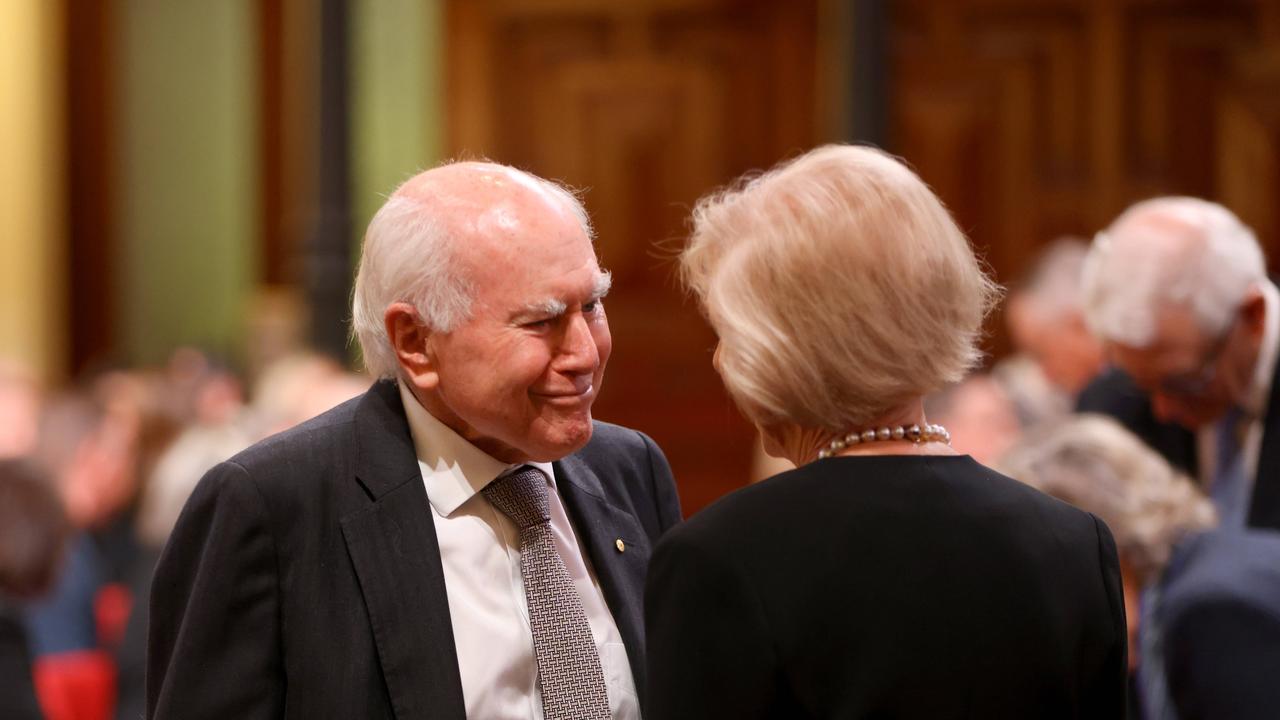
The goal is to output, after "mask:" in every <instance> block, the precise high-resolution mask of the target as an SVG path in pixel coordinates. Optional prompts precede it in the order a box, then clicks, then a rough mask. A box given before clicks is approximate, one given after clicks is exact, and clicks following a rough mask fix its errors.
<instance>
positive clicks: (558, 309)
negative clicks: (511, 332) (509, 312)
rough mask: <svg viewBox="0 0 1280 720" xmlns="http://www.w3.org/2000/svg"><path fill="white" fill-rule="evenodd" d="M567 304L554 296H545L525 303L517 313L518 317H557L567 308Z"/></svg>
mask: <svg viewBox="0 0 1280 720" xmlns="http://www.w3.org/2000/svg"><path fill="white" fill-rule="evenodd" d="M568 309H569V306H567V305H565V304H564V302H563V301H560V300H556V299H555V298H547V299H546V300H538V301H536V302H531V303H529V304H528V305H525V306H524V307H523V308H522V309H521V310H520V313H519V314H518V317H559V316H561V315H563V314H564V313H565V310H568Z"/></svg>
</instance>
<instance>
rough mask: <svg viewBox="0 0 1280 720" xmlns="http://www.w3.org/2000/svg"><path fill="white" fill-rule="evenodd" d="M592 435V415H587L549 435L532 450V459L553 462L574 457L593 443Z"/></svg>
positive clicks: (556, 429)
mask: <svg viewBox="0 0 1280 720" xmlns="http://www.w3.org/2000/svg"><path fill="white" fill-rule="evenodd" d="M591 433H592V424H591V413H586V414H585V417H583V418H582V419H580V420H575V421H574V422H572V423H570V424H568V425H567V426H562V427H557V428H555V429H554V430H553V431H552V432H549V433H547V434H546V435H545V436H544V437H543V438H542V442H540V443H539V447H537V448H533V449H531V452H530V456H531V459H532V460H533V461H534V462H553V461H555V460H559V459H560V458H562V457H565V456H567V455H572V454H573V453H575V452H578V451H579V450H581V449H582V448H584V447H586V445H587V443H588V442H591Z"/></svg>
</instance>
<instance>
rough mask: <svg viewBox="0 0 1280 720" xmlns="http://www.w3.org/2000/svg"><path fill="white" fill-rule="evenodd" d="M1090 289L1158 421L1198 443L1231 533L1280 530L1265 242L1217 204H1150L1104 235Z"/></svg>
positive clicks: (1279, 304) (1278, 330) (1271, 304)
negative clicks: (1232, 528) (1177, 428)
mask: <svg viewBox="0 0 1280 720" xmlns="http://www.w3.org/2000/svg"><path fill="white" fill-rule="evenodd" d="M1084 287H1085V305H1086V314H1087V316H1088V319H1089V324H1090V327H1092V329H1093V330H1094V332H1095V333H1097V334H1098V335H1099V337H1101V338H1102V339H1103V342H1104V343H1105V345H1106V348H1107V351H1108V354H1109V356H1110V358H1111V359H1112V361H1113V362H1114V363H1115V364H1116V365H1117V366H1118V367H1119V368H1121V369H1122V370H1123V371H1124V372H1125V373H1127V374H1128V375H1129V376H1130V377H1131V378H1132V379H1133V381H1134V382H1135V383H1136V384H1137V386H1138V387H1140V388H1141V389H1142V390H1143V391H1145V392H1146V393H1147V394H1148V395H1149V397H1150V403H1151V410H1152V412H1153V414H1154V416H1155V418H1156V419H1158V420H1160V421H1165V422H1174V423H1177V424H1178V425H1181V426H1182V427H1184V428H1186V429H1187V430H1189V431H1192V432H1194V433H1195V449H1196V454H1197V456H1198V462H1197V469H1198V475H1199V478H1200V481H1201V483H1202V484H1203V485H1204V486H1205V487H1206V488H1207V490H1208V492H1209V495H1210V497H1211V498H1212V499H1213V501H1214V503H1215V505H1217V507H1218V509H1219V512H1220V513H1221V515H1222V518H1223V524H1224V525H1226V526H1237V527H1239V526H1243V525H1246V524H1247V525H1249V526H1253V527H1269V528H1280V412H1276V413H1271V412H1268V410H1269V409H1271V408H1272V407H1273V406H1276V405H1277V403H1276V399H1275V393H1276V391H1277V390H1280V383H1277V382H1276V378H1275V374H1276V366H1277V363H1276V357H1277V344H1278V343H1280V292H1278V291H1277V289H1276V286H1275V285H1274V284H1273V283H1272V282H1271V281H1270V280H1269V279H1268V278H1267V275H1266V264H1265V262H1264V260H1263V255H1262V250H1261V248H1260V247H1259V245H1258V241H1257V238H1256V237H1255V236H1254V234H1253V232H1252V231H1251V230H1250V229H1249V228H1247V227H1246V226H1245V225H1244V224H1243V223H1241V222H1240V220H1239V219H1238V218H1237V217H1236V216H1235V215H1233V214H1232V213H1231V212H1230V211H1229V210H1227V209H1226V208H1224V207H1222V206H1221V205H1217V204H1215V203H1211V202H1207V201H1205V200H1199V199H1196V198H1189V197H1164V198H1156V199H1152V200H1147V201H1144V202H1140V203H1138V204H1136V205H1134V206H1132V207H1130V208H1129V209H1128V210H1126V211H1125V212H1124V213H1123V214H1122V215H1121V216H1120V217H1119V218H1118V219H1116V220H1115V222H1113V223H1112V224H1111V226H1110V227H1108V228H1107V229H1106V230H1104V231H1103V232H1101V233H1099V234H1098V237H1097V238H1096V239H1095V241H1094V243H1093V246H1092V248H1091V250H1090V253H1089V257H1088V258H1087V260H1086V263H1085V273H1084ZM1101 409H1104V410H1105V408H1101ZM1139 434H1142V432H1141V430H1139ZM1144 439H1145V440H1148V442H1149V443H1151V444H1153V445H1155V444H1156V443H1154V442H1152V438H1150V437H1144Z"/></svg>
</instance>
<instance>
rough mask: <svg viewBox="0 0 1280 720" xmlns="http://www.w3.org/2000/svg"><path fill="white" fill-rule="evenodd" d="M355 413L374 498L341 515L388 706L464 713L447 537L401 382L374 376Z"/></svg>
mask: <svg viewBox="0 0 1280 720" xmlns="http://www.w3.org/2000/svg"><path fill="white" fill-rule="evenodd" d="M355 422H356V438H357V443H358V452H359V456H358V457H357V459H356V474H357V478H356V479H357V480H358V481H359V482H360V484H361V485H362V486H363V487H364V489H365V491H366V492H367V493H368V495H369V496H370V498H371V499H372V500H373V503H372V504H371V505H369V506H368V507H365V508H363V509H361V510H358V511H356V512H354V513H352V514H350V515H348V516H346V517H344V518H342V520H341V525H342V535H343V538H344V539H345V540H346V543H347V551H348V553H349V554H350V556H351V562H352V564H353V566H354V567H355V571H356V575H357V577H358V578H359V580H360V592H361V594H362V595H363V596H364V602H365V607H366V608H367V610H368V614H369V622H370V625H372V629H373V636H374V642H375V644H376V645H377V648H378V660H379V662H380V664H381V666H382V674H383V678H384V679H385V681H386V683H387V691H388V693H389V694H390V697H391V705H392V707H393V708H394V709H395V713H396V717H398V718H401V720H406V719H407V718H421V717H427V716H428V715H429V716H430V717H433V718H436V717H439V718H449V719H450V720H464V719H465V717H466V708H465V704H464V702H463V696H462V680H461V676H460V674H459V672H458V660H457V651H456V648H455V646H454V640H453V626H452V624H451V620H450V617H449V603H448V596H447V594H446V592H445V583H444V569H443V567H442V565H441V562H440V545H439V542H438V541H437V539H436V533H435V525H434V523H433V522H432V520H431V515H430V512H431V510H430V505H429V504H428V502H427V493H426V489H425V488H424V487H423V484H422V477H421V473H420V471H419V469H418V462H417V457H416V455H415V454H414V450H413V441H412V439H411V437H410V435H409V426H408V423H407V421H406V420H405V417H404V409H403V407H402V406H401V404H400V397H399V393H398V390H397V389H396V385H395V383H393V382H386V381H384V382H379V383H378V384H376V385H375V386H374V388H373V389H372V390H370V392H369V393H368V394H367V395H366V396H365V399H364V400H363V401H362V402H361V406H360V408H359V409H358V410H357V412H356V420H355ZM317 600H318V601H319V600H322V599H321V598H317Z"/></svg>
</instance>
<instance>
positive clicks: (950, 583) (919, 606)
mask: <svg viewBox="0 0 1280 720" xmlns="http://www.w3.org/2000/svg"><path fill="white" fill-rule="evenodd" d="M681 263H682V267H683V270H684V274H685V277H686V279H687V281H688V283H689V285H690V286H691V287H692V289H693V290H694V292H695V293H696V294H697V296H698V298H699V300H700V301H701V304H702V307H703V309H704V310H705V313H706V316H707V318H708V319H709V321H710V323H711V325H712V326H713V328H714V329H715V330H716V332H717V333H718V335H719V347H718V349H717V351H716V353H715V356H714V363H715V365H716V368H717V369H718V370H719V372H720V375H721V377H722V378H723V380H724V383H725V385H726V387H727V388H728V390H729V392H730V394H731V395H732V396H733V397H734V399H735V400H736V401H737V403H738V405H739V406H740V408H741V409H742V411H743V412H744V413H745V414H746V415H747V417H748V418H750V419H751V420H752V421H753V422H754V423H755V424H756V425H757V426H758V427H759V428H760V431H761V433H762V435H763V437H764V442H765V447H766V449H767V450H768V451H769V452H770V453H771V454H774V455H779V456H781V457H784V458H786V459H788V460H790V461H791V462H793V463H794V464H795V465H796V466H797V469H796V470H793V471H789V472H784V473H782V474H779V475H776V476H774V477H772V478H769V479H767V480H764V481H763V482H760V483H758V484H755V485H752V486H749V487H746V488H744V489H742V490H740V491H738V492H735V493H733V494H731V495H729V496H727V497H725V498H723V499H722V500H720V501H719V502H717V503H716V504H714V505H712V506H711V507H709V508H707V509H706V510H704V511H702V512H701V513H699V514H697V515H696V516H694V517H693V518H691V519H690V520H689V521H687V522H686V523H685V524H684V525H683V526H680V527H677V528H674V529H673V530H672V531H671V532H669V533H668V534H667V535H666V536H665V538H664V539H663V540H662V541H661V542H660V543H659V544H658V546H657V548H656V549H655V553H654V556H653V560H652V564H651V565H650V570H649V577H648V581H647V585H646V596H645V602H646V608H645V620H646V627H647V636H648V639H647V646H646V647H647V653H648V662H647V666H648V677H649V688H650V692H649V698H648V700H649V705H648V707H647V709H646V713H645V717H646V718H649V719H650V720H671V719H672V718H700V719H701V718H734V719H735V720H747V719H750V718H795V717H804V718H899V719H909V718H922V719H923V718H928V719H929V720H938V719H940V718H982V719H983V720H993V719H999V718H1018V719H1020V720H1022V719H1025V718H1037V719H1039V720H1049V719H1052V718H1089V719H1090V720H1106V719H1107V718H1120V717H1122V715H1123V712H1124V682H1125V632H1124V628H1125V625H1124V609H1123V604H1122V598H1121V590H1120V576H1119V569H1118V564H1117V559H1116V552H1115V547H1114V544H1113V542H1112V539H1111V535H1110V533H1109V532H1108V531H1107V528H1106V526H1105V525H1103V524H1102V523H1101V522H1100V521H1098V520H1097V519H1096V518H1094V517H1092V516H1091V515H1089V514H1087V513H1084V512H1081V511H1079V510H1076V509H1074V508H1071V507H1069V506H1067V505H1065V504H1063V503H1060V502H1057V501H1055V500H1053V499H1051V498H1049V497H1047V496H1045V495H1043V494H1041V493H1039V492H1037V491H1035V490H1033V489H1031V488H1029V487H1027V486H1025V485H1023V484H1021V483H1018V482H1016V481H1014V480H1011V479H1009V478H1006V477H1003V476H1001V475H999V474H997V473H995V472H994V471H992V470H989V469H987V468H985V467H983V466H982V465H980V464H978V463H977V462H976V461H974V460H973V459H972V458H970V457H968V456H964V455H959V454H957V453H955V452H954V451H952V450H951V448H950V446H949V445H948V434H947V432H946V430H945V429H944V428H941V427H939V426H936V425H932V424H930V423H929V422H928V420H927V419H926V418H925V416H924V411H923V403H922V398H923V397H924V396H925V395H926V394H927V393H930V392H932V391H935V390H937V389H938V388H941V387H942V386H944V385H946V384H947V383H950V382H954V381H956V380H959V379H960V378H961V377H962V376H963V375H964V374H965V373H966V371H967V370H968V369H969V368H970V367H971V366H972V365H973V364H974V362H975V360H976V359H977V358H978V351H977V349H976V348H975V340H976V338H977V336H978V334H979V331H980V327H981V324H982V320H983V318H984V316H985V314H986V312H987V310H988V309H989V308H990V306H991V304H992V301H993V298H994V297H995V295H996V290H995V288H994V286H993V285H992V283H991V282H990V280H989V279H988V278H987V276H986V275H985V274H984V273H983V271H982V269H981V267H980V266H979V263H978V261H977V260H976V259H975V257H974V254H973V251H972V250H971V249H970V247H969V244H968V242H967V241H966V239H965V237H964V235H963V234H962V233H961V232H960V230H959V229H958V228H957V227H956V225H955V223H954V221H953V220H952V219H951V217H950V215H949V214H948V213H947V211H946V209H945V208H943V206H942V204H941V202H940V201H939V200H938V199H937V197H935V196H934V195H933V193H932V192H930V191H929V189H928V188H927V187H926V186H925V185H924V183H923V182H921V180H920V179H919V178H918V177H916V176H915V175H914V174H913V173H912V172H911V171H910V170H908V169H907V168H906V167H904V166H903V165H902V164H901V163H900V162H898V161H897V160H895V159H894V158H892V157H890V156H888V155H885V154H884V153H881V152H879V151H876V150H873V149H869V148H862V147H848V146H827V147H821V148H818V149H816V150H813V151H811V152H809V153H808V154H805V155H803V156H801V157H799V158H797V159H795V160H793V161H790V162H787V163H784V164H782V165H780V166H779V167H777V168H775V169H773V170H772V171H770V172H768V173H766V174H764V175H762V176H760V177H757V178H755V179H750V180H747V181H744V182H742V183H739V184H738V185H736V186H734V187H733V188H732V189H729V190H726V191H723V192H720V193H717V194H715V195H712V196H710V197H708V198H705V199H703V200H702V201H701V202H700V203H699V204H698V205H697V207H696V209H695V210H694V216H693V233H692V238H691V240H690V242H689V245H688V247H687V249H686V250H685V251H684V253H683V255H682V257H681Z"/></svg>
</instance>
